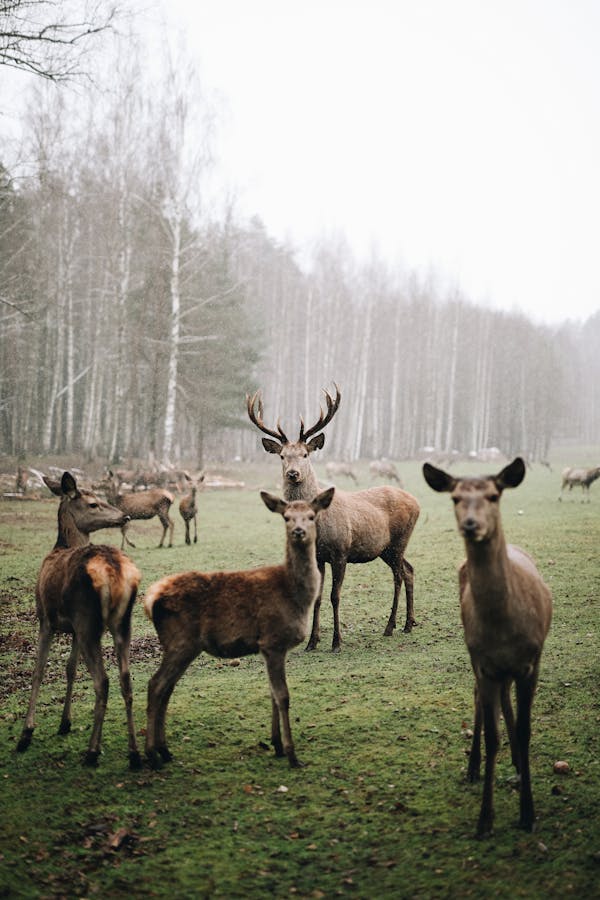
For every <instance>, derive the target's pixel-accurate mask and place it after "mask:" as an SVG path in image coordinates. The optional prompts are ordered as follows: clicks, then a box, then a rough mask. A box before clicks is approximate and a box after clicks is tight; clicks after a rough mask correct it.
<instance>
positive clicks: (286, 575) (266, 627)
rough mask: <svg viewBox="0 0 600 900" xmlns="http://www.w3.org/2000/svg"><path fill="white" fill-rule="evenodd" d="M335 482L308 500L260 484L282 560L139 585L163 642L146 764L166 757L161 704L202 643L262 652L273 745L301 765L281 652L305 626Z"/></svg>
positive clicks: (220, 651)
mask: <svg viewBox="0 0 600 900" xmlns="http://www.w3.org/2000/svg"><path fill="white" fill-rule="evenodd" d="M334 490H335V488H329V490H327V491H324V492H323V493H322V494H319V495H318V496H317V497H315V498H314V500H312V502H310V503H307V502H305V501H303V500H296V501H294V502H292V503H286V502H285V501H284V500H280V499H279V498H278V497H274V496H272V495H271V494H267V493H266V492H264V491H263V492H261V497H262V499H263V502H264V503H265V505H266V506H267V507H268V509H270V510H271V512H275V513H281V515H282V516H283V518H284V520H285V528H286V553H285V562H284V563H283V565H279V566H263V567H261V568H256V569H250V570H248V571H242V572H183V573H181V574H179V575H167V576H166V578H163V579H162V580H161V581H157V582H156V583H155V584H153V585H151V586H150V588H149V589H148V591H147V592H146V596H145V598H144V607H145V610H146V613H147V615H148V617H149V618H150V619H151V620H152V622H153V623H154V627H155V628H156V631H157V633H158V637H159V639H160V643H161V645H162V648H163V658H162V661H161V664H160V666H159V668H158V670H157V672H156V673H155V674H154V675H153V676H152V678H151V679H150V682H149V684H148V722H147V728H146V755H147V757H148V759H149V760H150V763H151V764H152V765H153V766H155V767H156V766H160V765H161V763H162V761H164V762H168V761H169V760H170V759H171V758H172V757H171V753H170V752H169V749H168V747H167V741H166V737H165V717H166V713H167V705H168V703H169V699H170V697H171V694H172V692H173V689H174V687H175V685H176V684H177V682H178V681H179V679H180V678H181V676H182V675H183V673H184V672H185V670H186V669H187V667H188V666H189V665H190V663H191V662H192V660H194V659H195V658H196V657H197V656H198V655H199V654H200V653H201V652H202V651H203V650H204V651H206V652H207V653H210V654H211V655H212V656H217V657H220V658H229V657H235V656H248V655H249V654H254V653H261V654H262V656H263V658H264V660H265V663H266V666H267V675H268V678H269V684H270V687H271V700H272V719H271V741H272V743H273V747H274V748H275V753H276V755H277V756H283V755H285V756H287V758H288V761H289V764H290V766H292V767H297V766H299V765H300V763H299V761H298V758H297V756H296V751H295V749H294V743H293V741H292V734H291V730H290V719H289V693H288V687H287V683H286V678H285V660H286V654H287V652H288V650H290V649H291V648H292V647H296V646H297V645H298V644H299V643H300V642H301V641H302V640H304V638H305V637H306V633H307V631H308V624H309V619H310V610H311V608H312V605H313V603H314V601H315V598H316V596H317V592H318V590H319V570H318V568H317V562H316V555H315V542H316V536H317V530H316V517H317V516H318V515H319V513H320V512H321V510H325V509H327V507H328V506H329V504H330V503H331V499H332V497H333V493H334ZM281 726H283V738H282V735H281Z"/></svg>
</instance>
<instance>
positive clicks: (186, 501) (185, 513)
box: [179, 472, 204, 544]
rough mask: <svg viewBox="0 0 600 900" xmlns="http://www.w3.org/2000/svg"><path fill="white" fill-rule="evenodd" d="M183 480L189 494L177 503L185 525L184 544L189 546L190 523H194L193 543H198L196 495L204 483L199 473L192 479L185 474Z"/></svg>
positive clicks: (202, 476)
mask: <svg viewBox="0 0 600 900" xmlns="http://www.w3.org/2000/svg"><path fill="white" fill-rule="evenodd" d="M184 475H185V480H186V481H187V483H188V485H189V486H190V492H189V494H186V495H185V497H182V498H181V500H180V501H179V514H180V515H181V518H182V519H183V523H184V525H185V542H186V544H191V540H190V522H193V523H194V543H195V544H196V543H197V541H198V502H197V496H196V495H197V493H198V488H199V486H200V484H201V483H202V482H203V481H204V475H203V474H202V473H201V474H200V475H198V476H197V477H196V478H192V476H191V475H188V473H187V472H185V473H184Z"/></svg>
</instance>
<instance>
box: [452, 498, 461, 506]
mask: <svg viewBox="0 0 600 900" xmlns="http://www.w3.org/2000/svg"><path fill="white" fill-rule="evenodd" d="M452 502H453V503H454V505H455V506H456V505H457V503H459V502H460V497H453V498H452Z"/></svg>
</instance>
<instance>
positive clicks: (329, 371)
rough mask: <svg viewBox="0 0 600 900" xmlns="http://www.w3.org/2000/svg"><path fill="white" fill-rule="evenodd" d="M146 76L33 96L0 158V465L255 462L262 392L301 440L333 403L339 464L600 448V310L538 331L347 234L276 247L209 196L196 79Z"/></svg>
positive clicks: (210, 164)
mask: <svg viewBox="0 0 600 900" xmlns="http://www.w3.org/2000/svg"><path fill="white" fill-rule="evenodd" d="M136 67H139V62H136V61H135V59H133V60H131V61H128V62H126V63H122V64H121V65H120V66H119V67H117V68H116V70H115V73H114V75H113V83H112V85H111V87H110V90H106V89H105V90H102V91H98V90H93V89H92V88H89V90H87V91H84V92H81V91H80V92H79V93H78V94H77V96H76V97H73V96H72V95H70V94H69V93H68V92H65V91H64V90H63V91H61V90H58V89H57V87H56V85H54V84H45V83H40V84H39V85H36V87H35V90H34V91H32V93H31V99H30V102H29V107H28V110H27V114H26V117H25V121H24V122H23V129H22V133H21V136H20V138H19V141H18V146H15V143H14V142H13V143H12V144H8V143H7V142H4V144H3V146H2V147H0V152H1V153H2V157H0V158H3V161H2V164H1V168H0V263H1V266H2V289H1V293H0V453H2V454H4V455H11V456H16V457H18V458H23V459H24V458H26V457H27V456H29V455H32V454H62V453H70V454H71V453H75V454H79V455H81V457H82V459H83V460H103V461H110V462H117V461H120V460H125V459H128V458H129V459H131V458H136V459H148V458H154V459H160V460H163V461H165V462H169V463H175V462H177V461H178V460H181V459H185V460H191V461H192V462H193V464H196V465H198V466H203V465H205V464H206V463H207V462H210V461H224V460H227V459H233V458H247V457H249V456H251V455H253V454H254V453H256V452H258V444H257V441H256V437H255V434H253V433H252V432H251V431H250V429H249V423H248V420H247V417H246V414H245V397H246V394H247V393H249V392H252V391H254V390H255V389H256V388H258V387H260V388H261V389H262V391H263V398H264V405H265V418H266V419H267V420H271V421H272V423H273V424H274V423H275V421H276V420H277V419H278V418H281V420H282V423H284V424H286V425H287V427H288V428H289V429H290V430H293V429H294V428H295V427H297V426H298V423H299V417H300V416H301V415H303V416H304V417H305V418H307V419H311V418H313V417H314V416H316V415H318V408H319V403H320V402H323V400H322V398H323V394H322V390H323V389H327V388H329V387H330V386H331V385H332V384H333V383H336V384H338V385H339V387H340V389H341V392H342V397H343V400H342V405H341V408H340V413H339V416H338V417H337V420H336V427H335V429H332V431H331V434H330V435H329V436H328V454H329V455H330V457H331V458H339V459H343V460H347V461H352V460H356V459H359V458H378V457H387V458H390V459H404V458H411V457H415V456H416V455H418V454H419V453H420V452H421V451H422V448H425V447H429V448H435V449H436V450H438V451H439V452H440V453H449V452H459V453H461V454H467V453H469V452H472V451H477V450H479V449H480V448H485V447H491V446H495V447H498V448H500V450H501V451H502V452H503V453H504V454H506V455H507V456H508V455H511V454H514V453H517V452H519V453H522V454H524V455H525V456H526V457H527V458H528V459H530V460H532V461H535V460H542V461H544V460H547V458H548V456H549V454H550V452H551V448H552V445H553V443H555V442H562V443H564V442H565V441H568V442H576V443H579V444H595V443H596V444H597V443H599V442H600V402H599V398H598V390H599V388H598V385H600V359H599V358H598V354H597V352H595V348H597V347H598V346H599V342H600V311H599V312H598V313H596V314H595V315H593V316H592V317H591V318H590V319H589V320H588V321H586V322H574V321H568V320H566V321H565V322H564V323H563V324H562V325H561V326H559V327H548V326H543V325H539V324H535V323H533V322H532V321H530V320H529V319H527V318H526V317H525V316H523V315H522V314H520V313H519V312H518V311H515V312H512V313H505V312H499V311H497V310H494V309H493V308H491V307H489V306H482V305H476V304H475V302H474V301H473V299H472V298H469V297H466V296H464V295H463V294H462V292H461V291H460V290H458V289H455V288H452V287H451V286H450V287H449V286H448V285H447V284H444V279H443V273H438V272H436V271H434V270H431V271H429V272H427V273H423V272H418V271H412V270H410V268H407V267H406V265H400V263H399V264H398V266H397V267H394V266H392V265H390V263H389V261H384V260H382V259H380V258H378V256H377V254H376V253H375V252H374V253H373V255H372V258H371V259H370V260H368V262H364V261H361V260H358V259H357V258H356V257H355V256H354V255H353V252H352V250H351V249H350V247H349V246H348V244H347V242H346V241H345V239H344V236H343V235H337V236H331V235H329V236H327V237H322V238H318V239H315V241H314V242H313V244H312V246H311V247H310V249H309V250H307V249H306V248H303V249H302V251H300V250H299V248H296V247H294V246H292V245H288V244H285V243H282V242H280V241H278V240H275V239H274V238H273V237H272V236H270V235H269V233H268V231H267V229H266V228H265V226H264V224H263V223H262V222H261V221H260V220H259V219H258V218H254V219H250V220H247V219H243V218H242V217H241V216H239V215H238V214H237V212H236V203H235V196H231V195H225V194H224V193H223V192H221V193H219V192H218V190H217V189H216V188H215V181H214V179H213V177H212V174H213V171H214V168H215V162H216V160H215V146H216V144H215V130H216V129H217V128H218V113H219V110H218V108H217V107H215V105H214V103H213V101H212V100H211V99H210V98H208V97H207V96H206V95H204V94H203V92H202V89H201V86H200V85H199V84H198V83H197V81H196V80H195V76H194V74H193V73H190V72H189V71H187V70H185V69H181V68H180V69H177V70H175V69H173V70H171V72H170V75H169V77H168V78H166V79H165V80H164V81H163V82H162V84H161V85H160V86H159V87H158V88H156V89H154V90H152V91H149V90H148V89H147V88H145V87H144V82H143V79H141V78H140V77H139V75H140V73H139V68H136ZM564 308H565V310H568V309H569V298H568V297H565V302H564Z"/></svg>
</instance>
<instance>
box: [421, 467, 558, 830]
mask: <svg viewBox="0 0 600 900" xmlns="http://www.w3.org/2000/svg"><path fill="white" fill-rule="evenodd" d="M423 475H424V477H425V480H426V481H427V483H428V484H429V486H430V487H432V488H433V489H434V490H436V491H447V492H449V493H450V494H451V496H452V499H453V501H454V509H455V514H456V519H457V522H458V527H459V531H460V532H461V533H462V534H463V536H464V538H465V546H466V550H467V559H466V561H465V562H464V563H463V564H462V565H461V567H460V570H459V589H460V609H461V618H462V623H463V629H464V635H465V641H466V644H467V647H468V650H469V654H470V657H471V664H472V666H473V671H474V674H475V727H474V733H473V743H472V746H471V754H470V757H469V768H468V777H469V779H470V780H471V781H475V780H477V779H478V778H479V769H480V764H481V730H482V726H483V729H484V734H485V749H486V760H485V781H484V789H483V800H482V804H481V811H480V815H479V822H478V825H477V835H478V836H479V837H483V836H485V835H487V834H490V833H491V831H492V826H493V821H494V807H493V784H494V768H495V761H496V754H497V752H498V746H499V735H498V719H499V715H500V708H502V712H503V714H504V719H505V722H506V727H507V730H508V734H509V738H510V744H511V750H512V760H513V763H514V765H515V767H516V769H517V772H518V773H519V775H520V779H521V786H520V808H521V815H520V824H521V826H522V827H523V828H526V829H527V830H529V831H531V830H532V829H533V825H534V821H535V815H534V807H533V797H532V793H531V779H530V773H529V736H530V731H531V706H532V703H533V697H534V694H535V689H536V685H537V680H538V672H539V665H540V657H541V653H542V648H543V646H544V640H545V637H546V634H547V633H548V629H549V628H550V620H551V618H552V598H551V595H550V591H549V589H548V587H547V585H546V584H545V583H544V582H543V580H542V578H541V576H540V574H539V572H538V571H537V569H536V567H535V564H534V562H533V560H532V559H531V557H530V556H529V555H528V554H527V553H525V551H523V550H521V549H520V548H519V547H515V546H512V545H510V544H507V543H506V541H505V538H504V533H503V530H502V523H501V519H500V502H499V501H500V497H501V494H502V491H503V490H504V489H505V488H507V487H517V486H518V485H519V484H520V483H521V481H522V480H523V478H524V476H525V464H524V462H523V460H522V459H521V458H520V457H517V458H516V459H515V460H514V461H513V462H512V463H511V464H510V465H508V466H506V467H505V468H504V469H503V470H502V471H501V472H500V473H499V474H498V475H495V476H489V477H486V478H454V477H453V476H451V475H448V474H447V473H446V472H443V471H442V470H441V469H436V468H435V466H432V465H430V464H429V463H425V465H424V466H423ZM513 682H514V683H515V685H516V692H517V720H516V726H515V720H514V714H513V710H512V704H511V699H510V690H511V687H512V684H513Z"/></svg>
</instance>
